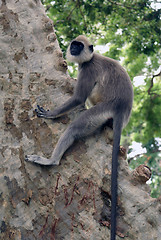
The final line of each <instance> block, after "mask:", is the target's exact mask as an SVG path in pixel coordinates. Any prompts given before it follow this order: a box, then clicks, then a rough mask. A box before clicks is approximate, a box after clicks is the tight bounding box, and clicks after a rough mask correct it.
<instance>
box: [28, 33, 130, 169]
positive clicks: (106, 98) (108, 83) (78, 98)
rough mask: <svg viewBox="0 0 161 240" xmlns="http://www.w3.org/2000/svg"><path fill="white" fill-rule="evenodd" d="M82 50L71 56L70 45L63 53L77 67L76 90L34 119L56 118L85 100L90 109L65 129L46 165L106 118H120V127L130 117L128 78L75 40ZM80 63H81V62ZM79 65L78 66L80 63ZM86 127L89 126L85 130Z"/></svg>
mask: <svg viewBox="0 0 161 240" xmlns="http://www.w3.org/2000/svg"><path fill="white" fill-rule="evenodd" d="M74 40H77V41H81V42H82V43H83V44H84V45H85V48H84V50H83V53H81V57H80V56H74V57H73V56H71V54H70V48H69V47H70V45H69V47H68V50H67V58H68V59H70V60H71V61H74V62H77V63H79V74H78V80H77V86H76V89H75V91H74V94H73V96H72V97H71V98H70V99H69V100H68V101H67V102H66V103H64V104H63V105H62V106H60V107H59V108H57V109H55V110H54V111H53V112H52V111H45V110H44V109H43V108H41V107H38V110H37V115H38V116H39V117H44V118H57V117H59V116H61V115H63V114H65V113H66V112H68V111H70V110H71V109H73V108H75V107H76V106H78V105H80V104H82V103H85V101H86V100H87V98H88V100H89V101H90V102H91V103H92V105H94V106H93V107H92V108H91V109H89V110H86V112H85V113H83V114H82V115H81V116H80V117H79V118H78V119H77V120H75V121H74V122H73V123H72V124H71V125H69V127H68V128H67V130H66V132H65V133H64V135H63V136H62V137H61V138H60V140H59V141H58V144H57V145H56V148H55V150H54V152H53V154H52V156H51V158H50V160H49V162H50V165H58V164H59V162H60V159H61V158H62V156H63V153H64V152H65V151H66V150H67V149H68V148H69V146H70V145H71V144H72V143H73V142H74V140H75V139H76V138H78V137H82V136H87V135H89V134H91V133H92V132H94V131H95V130H96V129H97V128H99V127H100V126H101V125H103V124H104V123H105V122H106V121H107V120H108V118H114V116H115V113H117V112H118V111H121V112H122V114H123V124H122V126H123V127H124V126H125V125H126V124H127V122H128V119H129V117H130V112H131V108H132V102H133V89H132V84H131V81H130V78H129V76H128V74H127V73H126V71H125V70H124V69H123V67H121V65H120V64H119V63H118V62H117V61H115V60H113V59H111V58H108V57H104V56H101V55H99V54H97V53H91V52H90V51H89V50H88V46H89V45H90V43H89V41H88V40H87V38H86V37H85V36H82V35H81V36H78V37H77V38H76V39H74ZM82 61H83V62H82ZM80 62H81V63H80ZM89 123H90V126H89ZM27 160H28V161H31V162H36V163H39V164H42V165H47V161H44V158H42V160H41V157H38V158H37V159H36V157H35V155H34V158H33V157H32V155H29V156H27Z"/></svg>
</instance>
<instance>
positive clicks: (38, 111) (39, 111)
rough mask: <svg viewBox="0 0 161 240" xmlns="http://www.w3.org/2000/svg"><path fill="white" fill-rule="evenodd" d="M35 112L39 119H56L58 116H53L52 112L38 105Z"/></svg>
mask: <svg viewBox="0 0 161 240" xmlns="http://www.w3.org/2000/svg"><path fill="white" fill-rule="evenodd" d="M35 112H36V114H37V116H38V117H41V118H55V117H56V115H55V114H53V112H52V111H49V110H47V111H46V110H45V109H44V108H43V107H40V106H39V105H37V109H35Z"/></svg>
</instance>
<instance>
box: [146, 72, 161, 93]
mask: <svg viewBox="0 0 161 240" xmlns="http://www.w3.org/2000/svg"><path fill="white" fill-rule="evenodd" d="M159 76H161V71H160V72H159V73H158V74H156V75H153V76H152V78H151V81H150V82H151V84H150V87H149V89H148V95H152V92H151V89H152V87H153V85H154V78H155V77H159ZM153 95H154V93H153ZM155 95H157V94H155ZM158 96H159V95H158Z"/></svg>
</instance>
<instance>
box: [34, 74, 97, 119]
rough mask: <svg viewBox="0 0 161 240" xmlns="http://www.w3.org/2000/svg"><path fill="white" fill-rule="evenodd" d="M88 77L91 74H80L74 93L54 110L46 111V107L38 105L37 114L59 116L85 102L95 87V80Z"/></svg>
mask: <svg viewBox="0 0 161 240" xmlns="http://www.w3.org/2000/svg"><path fill="white" fill-rule="evenodd" d="M87 77H89V76H83V75H82V74H80V75H79V77H78V83H77V85H76V89H75V92H74V95H73V96H72V97H71V98H70V99H69V100H68V101H67V102H65V103H64V104H63V105H62V106H60V107H58V108H56V109H55V110H54V111H49V110H48V111H46V110H45V109H44V108H42V107H40V106H39V105H38V106H37V107H38V108H37V109H36V110H35V111H36V113H37V116H38V117H42V118H57V117H60V116H62V115H63V114H65V113H67V112H69V111H70V110H72V109H73V108H75V107H77V106H78V105H80V104H83V103H85V101H86V99H87V97H88V96H89V94H90V93H91V91H92V89H93V87H94V80H92V79H90V78H89V79H87Z"/></svg>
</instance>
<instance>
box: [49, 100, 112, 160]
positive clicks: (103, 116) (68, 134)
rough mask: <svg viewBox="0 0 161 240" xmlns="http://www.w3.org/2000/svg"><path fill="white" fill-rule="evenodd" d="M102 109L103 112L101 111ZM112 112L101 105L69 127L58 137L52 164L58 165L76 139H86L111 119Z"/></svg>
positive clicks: (86, 112) (88, 111)
mask: <svg viewBox="0 0 161 240" xmlns="http://www.w3.org/2000/svg"><path fill="white" fill-rule="evenodd" d="M103 109H104V110H103ZM112 116H113V114H112V112H111V111H110V110H109V109H108V108H107V105H106V104H104V103H101V104H99V105H97V106H95V107H93V108H91V109H89V110H86V111H85V112H84V113H82V114H81V116H80V117H79V118H78V119H76V120H75V121H74V122H73V123H71V124H70V125H69V127H68V128H67V129H66V131H65V132H64V134H63V135H62V136H61V137H60V139H59V141H58V143H57V145H56V147H55V149H54V151H53V153H52V156H51V158H50V161H52V162H53V163H54V164H55V163H57V164H59V162H60V160H61V158H62V156H63V154H64V153H65V151H66V150H67V149H68V148H69V147H70V146H71V145H72V144H73V142H74V141H75V140H76V139H80V138H82V137H86V136H88V135H90V134H91V133H93V132H94V131H95V130H96V129H98V128H99V127H101V126H102V125H103V124H104V123H105V122H106V121H107V120H108V118H112Z"/></svg>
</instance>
